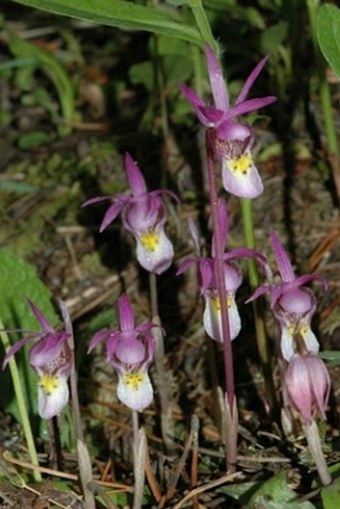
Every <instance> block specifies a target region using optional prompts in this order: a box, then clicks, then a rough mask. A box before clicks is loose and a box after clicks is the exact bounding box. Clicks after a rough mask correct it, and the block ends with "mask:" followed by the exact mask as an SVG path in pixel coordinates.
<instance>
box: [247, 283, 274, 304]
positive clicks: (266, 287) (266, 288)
mask: <svg viewBox="0 0 340 509" xmlns="http://www.w3.org/2000/svg"><path fill="white" fill-rule="evenodd" d="M270 290H271V286H270V285H263V286H259V288H258V289H257V290H256V291H255V292H254V293H253V295H251V297H249V299H247V300H246V304H249V302H253V301H254V300H255V299H258V298H259V297H261V296H262V295H264V294H265V293H267V292H269V291H270Z"/></svg>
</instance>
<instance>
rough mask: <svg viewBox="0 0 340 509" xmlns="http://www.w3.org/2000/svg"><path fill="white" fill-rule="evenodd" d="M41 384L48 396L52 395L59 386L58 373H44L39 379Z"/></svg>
mask: <svg viewBox="0 0 340 509" xmlns="http://www.w3.org/2000/svg"><path fill="white" fill-rule="evenodd" d="M39 385H40V387H41V388H42V390H43V391H44V393H45V394H46V396H50V395H51V394H52V392H53V391H55V389H57V388H58V387H59V378H58V377H57V376H56V375H42V376H41V377H40V379H39Z"/></svg>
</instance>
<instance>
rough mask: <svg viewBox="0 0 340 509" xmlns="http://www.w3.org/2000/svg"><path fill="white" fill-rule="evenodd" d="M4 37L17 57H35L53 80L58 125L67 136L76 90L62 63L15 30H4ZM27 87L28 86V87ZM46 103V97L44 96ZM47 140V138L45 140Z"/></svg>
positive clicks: (26, 70) (32, 68)
mask: <svg viewBox="0 0 340 509" xmlns="http://www.w3.org/2000/svg"><path fill="white" fill-rule="evenodd" d="M4 38H5V40H6V42H7V44H8V47H9V49H10V51H11V53H12V54H13V55H14V56H15V57H16V58H17V59H33V60H35V61H36V62H37V67H39V69H41V70H42V71H43V72H44V73H45V74H46V75H47V76H48V77H49V78H50V80H51V81H52V83H53V85H54V87H55V89H56V92H57V94H58V98H59V102H60V107H61V112H62V119H63V122H61V123H59V124H58V126H57V129H58V132H59V134H60V136H67V135H68V134H70V132H71V126H70V123H71V122H72V121H73V120H74V114H75V110H74V90H73V85H72V82H71V80H70V78H69V77H68V75H67V73H66V71H65V70H64V68H63V67H62V65H61V64H60V63H59V62H58V61H57V60H56V59H55V58H54V57H53V55H50V54H49V53H47V52H46V51H45V50H43V49H41V48H38V47H37V46H35V45H34V44H31V43H30V42H28V41H25V40H23V39H21V38H20V37H18V36H17V35H16V34H14V33H13V32H11V31H9V30H6V31H4ZM34 68H35V67H34V66H33V67H31V66H30V67H29V68H23V69H22V72H24V73H26V74H27V73H32V71H33V70H34ZM21 82H22V87H26V86H27V85H25V82H26V78H24V79H23V80H21ZM26 89H27V88H26ZM42 100H44V101H45V103H46V97H45V98H42ZM44 142H46V140H44Z"/></svg>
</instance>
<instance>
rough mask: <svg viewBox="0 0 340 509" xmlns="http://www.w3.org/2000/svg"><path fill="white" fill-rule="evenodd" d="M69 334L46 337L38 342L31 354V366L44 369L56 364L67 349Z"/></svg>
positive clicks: (55, 334)
mask: <svg viewBox="0 0 340 509" xmlns="http://www.w3.org/2000/svg"><path fill="white" fill-rule="evenodd" d="M67 338H68V334H66V333H65V332H59V333H53V334H47V335H45V336H44V337H43V338H42V339H41V340H40V341H38V342H37V343H36V344H35V345H34V346H33V347H32V349H31V351H30V353H29V361H30V364H31V365H32V366H33V367H34V368H35V369H38V370H39V369H43V368H44V366H46V365H48V364H51V363H55V362H56V360H58V358H59V357H60V355H61V352H62V351H63V350H64V348H65V343H66V341H67Z"/></svg>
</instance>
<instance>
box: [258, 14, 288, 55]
mask: <svg viewBox="0 0 340 509" xmlns="http://www.w3.org/2000/svg"><path fill="white" fill-rule="evenodd" d="M288 28H289V27H288V23H286V22H285V21H279V22H278V23H276V24H275V25H271V26H270V27H268V28H266V29H265V30H264V31H263V32H262V34H261V37H260V46H261V51H262V53H263V54H265V55H266V54H270V53H271V52H273V51H274V50H275V49H277V48H278V47H279V46H280V45H281V44H283V43H284V41H285V39H286V38H287V34H288Z"/></svg>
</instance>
